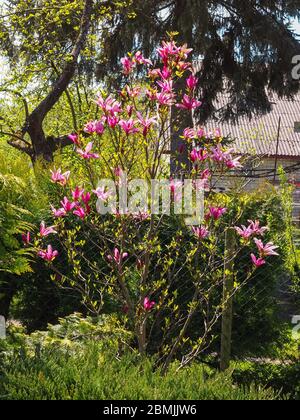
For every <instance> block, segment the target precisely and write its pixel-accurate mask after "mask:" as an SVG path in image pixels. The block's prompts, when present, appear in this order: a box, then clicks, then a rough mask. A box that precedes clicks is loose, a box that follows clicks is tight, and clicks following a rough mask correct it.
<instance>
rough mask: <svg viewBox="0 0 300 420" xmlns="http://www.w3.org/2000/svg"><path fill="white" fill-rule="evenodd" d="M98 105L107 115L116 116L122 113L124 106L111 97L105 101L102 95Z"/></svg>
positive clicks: (97, 102) (99, 97)
mask: <svg viewBox="0 0 300 420" xmlns="http://www.w3.org/2000/svg"><path fill="white" fill-rule="evenodd" d="M96 104H97V105H98V106H99V107H100V108H101V109H102V111H103V112H104V113H105V114H106V115H110V116H115V114H118V113H120V112H122V105H121V104H120V102H118V101H116V100H115V99H113V98H112V97H111V96H108V97H107V98H106V99H104V98H103V96H102V95H99V96H98V99H97V101H96Z"/></svg>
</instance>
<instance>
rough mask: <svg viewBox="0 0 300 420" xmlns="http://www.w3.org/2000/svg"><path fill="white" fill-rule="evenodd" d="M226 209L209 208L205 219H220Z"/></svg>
mask: <svg viewBox="0 0 300 420" xmlns="http://www.w3.org/2000/svg"><path fill="white" fill-rule="evenodd" d="M226 211H227V209H226V208H225V207H210V208H209V212H208V214H207V218H208V219H209V218H213V219H214V220H218V219H220V218H221V217H222V216H223V214H225V213H226Z"/></svg>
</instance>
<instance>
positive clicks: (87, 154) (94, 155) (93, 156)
mask: <svg viewBox="0 0 300 420" xmlns="http://www.w3.org/2000/svg"><path fill="white" fill-rule="evenodd" d="M93 145H94V143H93V142H92V141H91V142H90V143H88V145H87V146H86V148H85V150H82V149H77V153H78V154H79V155H80V156H81V157H82V158H83V159H99V155H98V154H97V153H91V151H92V148H93Z"/></svg>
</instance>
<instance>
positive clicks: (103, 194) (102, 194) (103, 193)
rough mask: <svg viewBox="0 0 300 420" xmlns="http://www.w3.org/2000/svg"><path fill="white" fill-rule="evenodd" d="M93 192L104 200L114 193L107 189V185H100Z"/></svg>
mask: <svg viewBox="0 0 300 420" xmlns="http://www.w3.org/2000/svg"><path fill="white" fill-rule="evenodd" d="M93 193H94V194H96V196H97V197H98V198H99V199H100V200H102V201H107V200H108V199H109V197H111V195H112V192H111V191H105V187H98V188H97V189H96V190H93Z"/></svg>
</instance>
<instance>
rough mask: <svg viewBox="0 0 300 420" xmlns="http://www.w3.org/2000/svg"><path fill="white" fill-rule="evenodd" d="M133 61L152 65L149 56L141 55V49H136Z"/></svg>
mask: <svg viewBox="0 0 300 420" xmlns="http://www.w3.org/2000/svg"><path fill="white" fill-rule="evenodd" d="M134 61H135V62H136V63H137V64H145V65H147V66H152V65H153V63H152V61H151V60H149V58H145V57H144V56H143V54H142V52H141V51H138V52H137V53H136V54H135V56H134Z"/></svg>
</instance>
